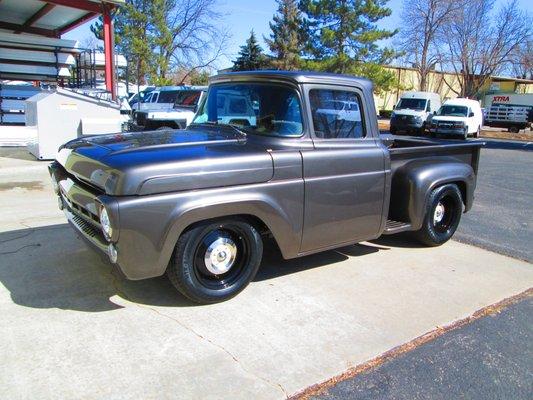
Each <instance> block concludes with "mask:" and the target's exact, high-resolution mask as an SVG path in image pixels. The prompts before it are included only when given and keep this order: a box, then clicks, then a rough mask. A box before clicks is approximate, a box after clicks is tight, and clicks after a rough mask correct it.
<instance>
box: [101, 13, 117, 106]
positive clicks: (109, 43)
mask: <svg viewBox="0 0 533 400" xmlns="http://www.w3.org/2000/svg"><path fill="white" fill-rule="evenodd" d="M111 10H112V7H111V6H110V5H108V4H106V3H104V4H103V17H104V55H105V88H106V90H107V91H108V92H110V93H111V97H112V98H113V100H116V98H117V86H116V84H115V57H114V54H115V43H114V38H113V17H112V15H111Z"/></svg>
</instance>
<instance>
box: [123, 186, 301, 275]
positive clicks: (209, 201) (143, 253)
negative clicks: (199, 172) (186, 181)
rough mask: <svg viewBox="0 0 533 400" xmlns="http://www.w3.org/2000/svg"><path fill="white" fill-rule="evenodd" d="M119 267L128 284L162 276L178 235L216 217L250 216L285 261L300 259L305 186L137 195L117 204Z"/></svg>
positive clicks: (237, 187)
mask: <svg viewBox="0 0 533 400" xmlns="http://www.w3.org/2000/svg"><path fill="white" fill-rule="evenodd" d="M119 210H120V215H121V227H120V229H121V232H120V235H121V236H120V241H119V242H118V243H117V248H118V253H119V260H118V263H119V265H120V267H121V268H122V270H123V272H124V274H125V275H126V276H127V277H128V278H129V279H144V278H149V277H154V276H159V275H162V274H163V273H164V272H165V270H166V268H167V265H168V262H169V260H170V258H171V257H172V253H173V251H174V247H175V245H176V242H177V240H178V238H179V237H180V235H181V234H182V233H183V231H184V230H185V229H187V227H189V226H190V225H192V224H194V223H197V222H200V221H205V220H208V219H213V218H220V217H226V216H235V215H246V216H252V217H255V218H257V219H259V220H261V221H262V222H263V223H264V224H265V225H266V226H267V227H268V229H269V230H270V231H271V232H272V234H273V236H274V238H275V240H276V242H277V243H278V245H279V248H280V250H281V252H282V254H283V256H284V257H285V258H291V257H295V256H296V255H297V254H298V251H299V246H300V241H301V234H302V225H303V182H302V181H290V180H287V181H279V182H268V183H263V184H256V185H246V186H236V187H230V188H219V189H212V190H201V191H187V192H181V193H174V194H164V195H163V194H162V195H153V196H139V197H137V198H129V199H123V200H121V201H119Z"/></svg>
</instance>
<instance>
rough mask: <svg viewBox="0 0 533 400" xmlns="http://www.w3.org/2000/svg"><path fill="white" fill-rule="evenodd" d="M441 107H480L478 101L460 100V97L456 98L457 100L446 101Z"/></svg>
mask: <svg viewBox="0 0 533 400" xmlns="http://www.w3.org/2000/svg"><path fill="white" fill-rule="evenodd" d="M443 105H445V106H447V105H451V106H467V107H472V106H478V107H480V105H479V101H477V100H473V99H465V98H461V97H458V98H455V99H448V100H446V101H445V102H444V104H443Z"/></svg>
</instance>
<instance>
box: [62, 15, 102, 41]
mask: <svg viewBox="0 0 533 400" xmlns="http://www.w3.org/2000/svg"><path fill="white" fill-rule="evenodd" d="M97 16H98V13H94V12H90V13H87V14H85V15H83V16H81V17H80V18H78V19H77V20H75V21H72V22H69V23H68V24H66V25H63V26H62V27H61V28H58V29H57V30H56V35H57V36H61V35H62V34H64V33H67V32H68V31H71V30H73V29H74V28H77V27H78V26H80V25H82V24H84V23H86V22H87V21H90V20H91V19H93V18H96V17H97Z"/></svg>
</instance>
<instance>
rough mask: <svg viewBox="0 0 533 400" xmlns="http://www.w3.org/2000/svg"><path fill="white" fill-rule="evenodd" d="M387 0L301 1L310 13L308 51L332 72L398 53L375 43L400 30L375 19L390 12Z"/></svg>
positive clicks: (305, 10) (386, 59)
mask: <svg viewBox="0 0 533 400" xmlns="http://www.w3.org/2000/svg"><path fill="white" fill-rule="evenodd" d="M387 2H388V0H357V1H355V0H302V1H301V2H300V8H301V10H302V11H303V12H304V13H306V14H307V17H308V19H307V20H306V24H305V25H306V30H307V32H308V35H309V41H308V46H307V51H308V53H309V54H310V55H311V56H314V57H315V58H316V59H319V60H325V62H327V69H328V70H329V71H331V72H339V73H347V72H350V70H351V69H353V68H354V65H356V64H357V63H368V62H370V63H375V64H380V63H385V62H387V61H389V60H390V59H391V58H394V56H395V55H396V54H395V52H394V51H392V50H391V49H386V48H385V49H381V48H380V47H379V46H378V45H377V44H376V42H377V41H379V40H382V39H388V38H390V37H392V36H393V35H395V34H396V33H397V31H396V30H394V31H389V30H384V29H379V28H378V27H377V25H376V22H377V21H379V20H380V19H382V18H384V17H387V16H389V15H390V14H391V9H390V8H387V7H385V5H386V4H387Z"/></svg>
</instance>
